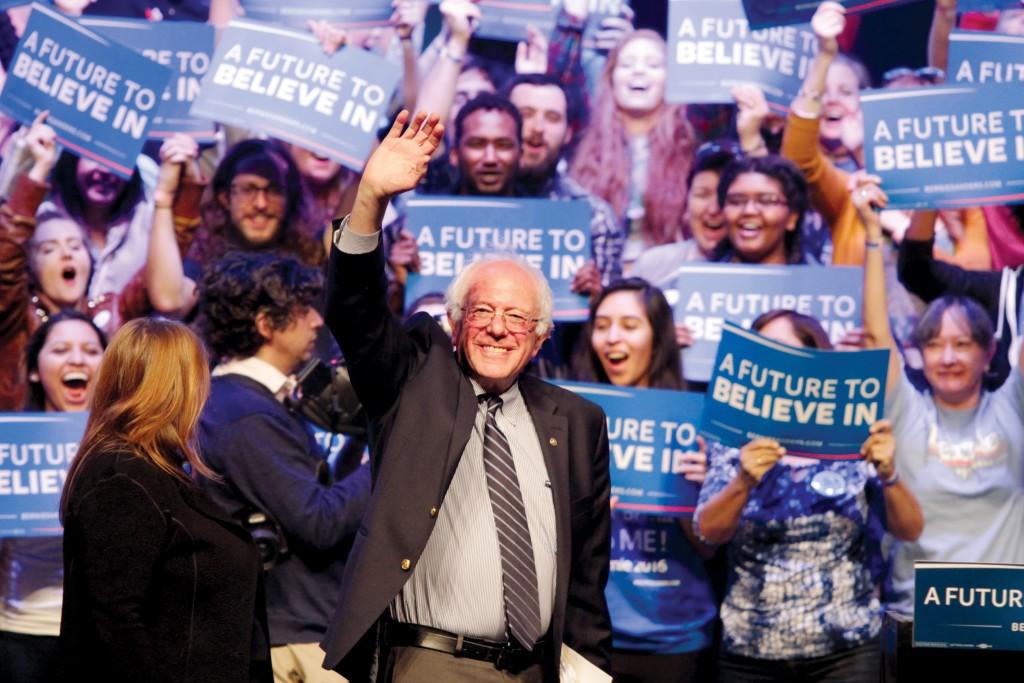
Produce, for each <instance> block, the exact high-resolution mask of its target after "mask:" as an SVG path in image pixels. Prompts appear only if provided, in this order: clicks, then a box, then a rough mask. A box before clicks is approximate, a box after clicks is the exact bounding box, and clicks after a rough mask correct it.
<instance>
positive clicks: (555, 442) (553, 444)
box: [548, 437, 558, 446]
mask: <svg viewBox="0 0 1024 683" xmlns="http://www.w3.org/2000/svg"><path fill="white" fill-rule="evenodd" d="M548 443H549V444H551V445H552V446H557V445H558V439H556V438H555V437H551V438H550V439H548Z"/></svg>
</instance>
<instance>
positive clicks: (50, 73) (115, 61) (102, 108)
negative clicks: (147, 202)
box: [0, 4, 171, 178]
mask: <svg viewBox="0 0 1024 683" xmlns="http://www.w3.org/2000/svg"><path fill="white" fill-rule="evenodd" d="M170 79H171V70H170V69H168V68H167V67H166V66H163V65H161V64H157V63H155V62H152V61H150V60H148V59H139V56H138V54H137V53H136V52H135V51H134V50H131V49H129V48H127V47H124V46H122V45H118V44H117V43H115V42H113V41H112V40H110V39H108V38H106V37H104V36H101V35H100V34H98V33H95V32H94V31H91V30H90V29H87V28H85V27H83V26H80V25H79V24H78V23H77V22H76V21H75V20H74V19H71V18H70V17H66V16H64V15H63V14H61V13H60V12H56V11H54V10H51V9H48V8H46V7H43V6H42V5H39V4H33V5H32V14H31V15H30V16H29V19H28V24H27V25H26V26H25V32H24V33H23V34H22V37H21V41H20V42H19V43H18V49H17V50H16V51H15V53H14V57H13V58H12V59H11V65H10V69H8V71H7V81H6V83H5V84H4V89H3V92H2V93H0V109H2V110H3V112H4V113H5V114H7V115H9V116H11V117H12V118H14V119H16V120H17V121H19V122H21V123H24V124H29V123H32V120H33V119H34V118H35V117H36V115H37V114H38V113H39V112H41V111H43V110H49V112H50V116H49V118H48V119H47V121H46V122H47V123H48V124H50V126H52V127H53V129H54V130H55V131H56V132H57V140H58V141H59V142H60V143H61V144H62V145H64V146H65V147H67V148H69V149H71V150H72V151H73V152H75V153H76V154H79V155H81V156H84V157H87V158H89V159H92V160H93V161H96V162H98V163H101V164H103V165H104V166H106V167H107V168H109V169H110V170H111V171H113V172H114V173H116V174H117V175H119V176H121V177H122V178H130V177H131V176H132V173H133V172H134V168H135V157H136V156H138V154H139V151H140V150H141V149H142V145H143V143H145V141H146V136H147V133H148V131H149V127H150V126H151V125H152V123H153V118H154V117H155V116H156V114H157V108H158V105H159V104H160V95H161V94H162V93H163V92H164V89H165V88H166V87H167V83H168V82H169V81H170Z"/></svg>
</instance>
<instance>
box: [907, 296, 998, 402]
mask: <svg viewBox="0 0 1024 683" xmlns="http://www.w3.org/2000/svg"><path fill="white" fill-rule="evenodd" d="M953 310H954V309H947V310H946V311H945V312H944V313H943V314H942V325H941V326H940V327H939V332H938V334H936V335H935V336H934V337H932V338H931V339H929V340H928V341H927V342H925V343H924V346H923V347H922V349H921V355H922V357H923V359H924V376H925V377H926V378H927V379H928V384H930V385H931V388H932V395H933V396H934V397H935V402H936V403H937V404H939V405H941V406H944V407H949V408H959V407H966V406H969V405H973V403H974V402H976V401H977V399H978V396H980V395H981V381H982V378H983V376H984V374H985V367H986V366H987V365H988V363H989V361H990V360H991V359H992V352H991V350H989V349H984V348H982V347H981V345H980V344H978V342H976V341H975V340H974V338H973V337H971V330H970V328H969V327H968V325H967V321H966V319H965V318H964V317H962V316H960V315H957V314H956V313H954V312H953Z"/></svg>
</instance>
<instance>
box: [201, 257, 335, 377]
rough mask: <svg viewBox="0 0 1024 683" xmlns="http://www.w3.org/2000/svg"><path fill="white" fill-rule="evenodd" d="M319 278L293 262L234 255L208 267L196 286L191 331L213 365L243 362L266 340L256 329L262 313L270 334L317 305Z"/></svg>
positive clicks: (318, 300) (275, 258) (321, 288)
mask: <svg viewBox="0 0 1024 683" xmlns="http://www.w3.org/2000/svg"><path fill="white" fill-rule="evenodd" d="M322 292H323V275H322V274H321V273H320V271H319V270H318V269H316V268H312V267H310V266H306V265H303V264H302V263H299V262H298V261H296V260H295V259H293V258H288V257H285V256H277V255H275V254H267V253H258V252H235V253H233V254H230V255H228V256H226V257H225V258H223V259H222V260H220V261H219V262H217V263H215V264H213V267H211V268H209V269H207V272H206V274H205V275H204V276H203V279H202V281H201V283H200V286H199V317H198V318H197V320H196V327H197V331H198V332H199V334H200V335H201V336H202V338H203V339H204V340H205V341H206V345H207V346H208V347H209V350H210V353H211V355H212V356H213V358H214V360H215V361H222V360H226V359H228V358H248V357H249V356H252V355H253V354H255V353H256V352H257V351H258V350H259V349H260V347H261V346H263V344H264V343H265V342H266V340H265V339H264V338H263V337H262V336H261V335H260V333H259V332H258V331H257V329H256V316H257V315H259V314H260V313H265V314H266V315H267V316H268V318H269V319H270V322H271V325H272V327H273V328H274V329H275V330H280V329H282V328H284V327H287V326H288V324H289V323H290V322H291V321H292V320H294V319H295V316H296V315H297V314H300V313H301V312H304V311H305V310H306V309H308V308H310V307H312V306H317V305H319V303H320V296H321V294H322Z"/></svg>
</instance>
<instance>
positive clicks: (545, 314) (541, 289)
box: [444, 253, 554, 337]
mask: <svg viewBox="0 0 1024 683" xmlns="http://www.w3.org/2000/svg"><path fill="white" fill-rule="evenodd" d="M492 263H511V264H512V265H515V266H517V267H519V269H520V270H522V271H523V272H524V273H526V274H527V275H529V276H530V278H531V279H532V280H533V284H534V287H535V288H536V289H537V310H536V312H535V313H534V315H535V316H536V318H537V327H536V328H534V334H536V335H537V336H538V337H543V336H545V335H546V334H548V332H550V331H551V328H552V326H553V325H554V323H553V322H552V320H551V311H552V309H553V308H554V296H553V295H552V294H551V286H550V285H548V281H547V278H545V277H544V274H543V273H542V272H540V270H538V269H537V267H536V266H534V265H533V264H531V263H530V262H529V261H527V260H526V259H525V258H523V257H522V256H521V255H519V254H515V253H494V254H485V255H484V256H483V257H481V258H480V259H478V260H476V261H473V262H472V263H470V264H469V265H467V266H466V267H465V268H463V269H462V272H460V273H459V274H458V275H456V276H455V279H454V280H452V281H451V283H450V284H449V285H448V291H447V292H446V293H445V295H444V307H445V309H446V310H447V311H448V315H450V316H451V318H452V320H453V321H454V322H459V320H461V319H462V312H463V308H464V307H465V305H466V297H468V296H469V290H470V288H471V287H472V285H473V280H474V279H475V274H476V272H477V271H478V270H479V269H480V268H481V267H483V266H485V265H489V264H492Z"/></svg>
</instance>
